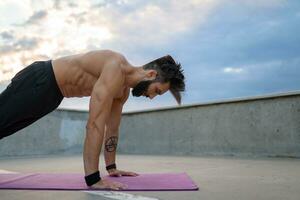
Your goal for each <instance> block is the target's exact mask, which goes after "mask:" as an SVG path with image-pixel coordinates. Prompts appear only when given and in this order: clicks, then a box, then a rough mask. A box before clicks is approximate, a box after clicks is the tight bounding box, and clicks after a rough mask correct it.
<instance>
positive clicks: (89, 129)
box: [0, 50, 185, 190]
mask: <svg viewBox="0 0 300 200" xmlns="http://www.w3.org/2000/svg"><path fill="white" fill-rule="evenodd" d="M130 88H133V89H132V94H133V96H137V97H139V96H145V97H148V98H150V99H152V98H154V97H155V96H156V95H162V94H164V93H165V92H167V91H168V90H170V92H171V93H172V94H173V96H174V97H175V99H176V101H177V102H178V104H180V103H181V95H180V92H182V91H184V89H185V83H184V75H183V70H182V69H181V66H180V64H177V63H176V62H175V61H174V60H173V58H172V57H171V56H169V55H167V56H164V57H161V58H159V59H156V60H154V61H152V62H150V63H148V64H146V65H143V66H140V67H134V66H132V65H131V64H130V63H129V62H128V61H127V60H126V58H125V57H124V56H122V55H121V54H119V53H117V52H113V51H110V50H99V51H91V52H88V53H85V54H78V55H72V56H67V57H62V58H58V59H55V60H49V61H38V62H34V63H32V64H31V65H29V66H27V67H26V68H24V69H23V70H21V71H20V72H18V73H17V74H16V75H15V76H14V77H13V78H12V80H11V83H10V84H9V85H8V86H7V88H6V89H5V90H4V91H3V92H2V93H1V94H0V139H2V138H3V137H7V136H9V135H12V134H13V133H15V132H17V131H18V130H20V129H22V128H24V127H26V126H28V125H30V124H32V123H33V122H35V121H36V120H38V119H40V118H41V117H43V116H45V115H46V114H48V113H49V112H51V111H53V110H54V109H55V108H57V107H58V106H59V104H60V103H61V101H62V99H63V98H64V97H83V96H91V99H90V104H89V117H88V121H87V124H86V137H85V141H84V149H83V161H84V170H85V175H86V176H85V181H86V184H87V185H88V186H91V187H92V188H107V189H115V190H118V189H123V188H125V187H126V186H125V185H122V184H121V183H118V182H113V181H109V180H104V179H101V177H100V174H99V170H98V165H99V156H100V152H101V147H102V143H103V141H104V143H105V148H104V149H105V151H104V157H105V163H106V166H107V167H106V169H107V170H108V173H109V174H110V175H111V176H122V175H123V176H137V175H138V174H136V173H133V172H126V171H121V170H118V169H117V167H116V165H115V155H116V147H117V141H118V134H119V125H120V121H121V113H122V108H123V105H124V103H125V102H126V100H127V99H128V95H129V91H130Z"/></svg>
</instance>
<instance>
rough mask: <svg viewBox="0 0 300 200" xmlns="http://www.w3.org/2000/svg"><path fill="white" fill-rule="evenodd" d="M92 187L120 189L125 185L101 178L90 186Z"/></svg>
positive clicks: (124, 187)
mask: <svg viewBox="0 0 300 200" xmlns="http://www.w3.org/2000/svg"><path fill="white" fill-rule="evenodd" d="M91 187H92V188H94V189H111V190H120V189H126V188H127V185H124V184H122V183H119V182H115V181H110V180H106V179H102V180H100V181H98V182H97V183H95V184H94V185H92V186H91Z"/></svg>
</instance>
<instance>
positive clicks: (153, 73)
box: [146, 69, 157, 80]
mask: <svg viewBox="0 0 300 200" xmlns="http://www.w3.org/2000/svg"><path fill="white" fill-rule="evenodd" d="M156 76H157V71H156V70H154V69H149V70H147V74H146V77H147V78H149V79H151V80H153V79H155V78H156Z"/></svg>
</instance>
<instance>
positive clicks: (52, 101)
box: [0, 60, 64, 139]
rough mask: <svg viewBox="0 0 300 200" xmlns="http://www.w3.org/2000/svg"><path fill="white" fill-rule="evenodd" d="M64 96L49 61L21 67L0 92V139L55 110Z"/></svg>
mask: <svg viewBox="0 0 300 200" xmlns="http://www.w3.org/2000/svg"><path fill="white" fill-rule="evenodd" d="M63 98H64V97H63V95H62V93H61V91H60V89H59V87H58V85H57V82H56V79H55V76H54V72H53V68H52V64H51V60H48V61H37V62H34V63H32V64H31V65H29V66H27V67H26V68H24V69H22V70H21V71H20V72H18V73H17V74H16V75H15V76H14V77H13V78H12V80H11V83H10V84H9V85H8V86H7V88H6V89H5V90H4V91H3V92H2V93H1V94H0V139H2V138H3V137H6V136H9V135H11V134H13V133H15V132H17V131H18V130H20V129H22V128H25V127H26V126H28V125H30V124H32V123H33V122H35V121H37V120H38V119H40V118H41V117H43V116H45V115H46V114H48V113H50V112H51V111H53V110H55V109H56V108H57V107H58V106H59V104H60V103H61V101H62V100H63Z"/></svg>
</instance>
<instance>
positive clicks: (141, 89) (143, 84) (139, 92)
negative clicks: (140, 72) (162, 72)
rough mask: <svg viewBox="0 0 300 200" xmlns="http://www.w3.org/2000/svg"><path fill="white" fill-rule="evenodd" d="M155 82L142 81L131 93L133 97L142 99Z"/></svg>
mask: <svg viewBox="0 0 300 200" xmlns="http://www.w3.org/2000/svg"><path fill="white" fill-rule="evenodd" d="M152 82H153V81H141V82H139V83H138V84H137V85H136V86H135V87H134V88H133V89H132V91H131V93H132V95H133V96H135V97H140V96H141V95H142V94H143V93H144V92H146V91H147V90H148V88H149V85H150V84H151V83H152Z"/></svg>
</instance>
